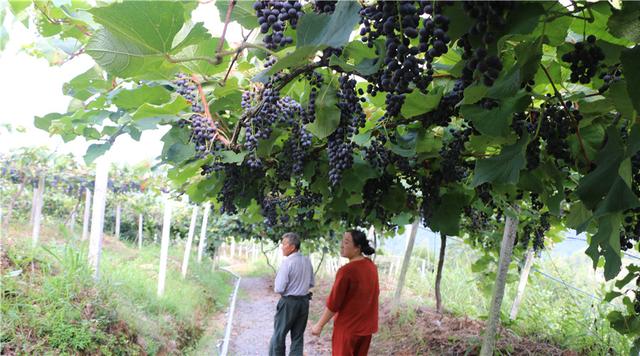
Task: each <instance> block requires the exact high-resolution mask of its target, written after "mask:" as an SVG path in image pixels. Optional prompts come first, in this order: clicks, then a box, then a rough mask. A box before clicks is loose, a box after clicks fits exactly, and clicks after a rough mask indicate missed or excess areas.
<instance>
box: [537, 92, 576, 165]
mask: <svg viewBox="0 0 640 356" xmlns="http://www.w3.org/2000/svg"><path fill="white" fill-rule="evenodd" d="M565 105H566V107H565V106H564V105H563V104H562V103H551V102H548V103H543V104H542V105H540V109H541V112H540V115H539V119H540V120H541V123H540V130H539V133H540V137H541V138H542V139H544V141H545V143H546V150H547V152H549V153H550V154H551V155H552V156H554V157H555V158H556V159H558V160H564V162H566V163H569V162H571V151H570V150H569V144H568V143H567V137H568V136H569V134H571V133H573V131H574V129H573V127H574V125H573V120H572V118H571V115H573V116H574V117H575V118H576V120H578V121H579V120H580V119H581V117H582V115H581V114H580V112H579V111H578V110H576V109H574V108H573V106H572V105H571V102H567V103H566V104H565ZM566 108H568V109H569V110H570V112H569V113H568V112H567V110H566Z"/></svg>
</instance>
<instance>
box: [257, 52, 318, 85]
mask: <svg viewBox="0 0 640 356" xmlns="http://www.w3.org/2000/svg"><path fill="white" fill-rule="evenodd" d="M323 48H324V46H306V47H302V48H296V49H295V50H294V51H293V52H291V51H288V50H285V51H283V53H278V54H277V55H276V57H277V58H278V60H277V61H276V63H275V64H274V65H272V66H271V67H269V68H268V69H266V70H264V71H262V72H260V73H259V74H258V75H256V77H255V78H253V81H257V82H266V81H267V80H268V79H269V77H270V76H271V75H273V74H274V73H276V72H278V71H281V70H283V69H290V70H292V69H294V68H297V67H301V66H304V65H305V64H307V63H308V62H309V60H310V59H311V58H313V57H315V55H316V52H318V51H319V50H321V49H323Z"/></svg>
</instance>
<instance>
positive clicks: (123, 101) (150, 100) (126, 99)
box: [112, 85, 171, 110]
mask: <svg viewBox="0 0 640 356" xmlns="http://www.w3.org/2000/svg"><path fill="white" fill-rule="evenodd" d="M170 98H171V95H170V94H169V92H168V91H167V90H166V89H165V88H164V87H161V86H154V87H150V86H147V85H143V86H141V87H139V88H136V89H133V90H122V91H120V92H118V93H117V94H116V95H115V96H114V97H113V99H112V102H113V104H115V105H117V106H118V107H119V108H122V109H125V110H127V109H136V108H138V107H139V106H141V105H143V104H145V103H146V104H152V105H160V104H163V103H165V102H167V101H169V99H170Z"/></svg>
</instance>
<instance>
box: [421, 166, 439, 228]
mask: <svg viewBox="0 0 640 356" xmlns="http://www.w3.org/2000/svg"><path fill="white" fill-rule="evenodd" d="M442 181H443V176H442V172H440V171H437V170H434V171H432V172H429V173H428V174H426V175H424V176H423V177H421V180H420V182H421V192H422V205H421V206H420V214H421V216H422V219H423V220H424V221H425V222H427V223H428V222H429V220H430V219H431V217H432V216H433V214H434V213H435V211H436V207H437V206H438V204H440V200H441V198H440V186H441V185H442Z"/></svg>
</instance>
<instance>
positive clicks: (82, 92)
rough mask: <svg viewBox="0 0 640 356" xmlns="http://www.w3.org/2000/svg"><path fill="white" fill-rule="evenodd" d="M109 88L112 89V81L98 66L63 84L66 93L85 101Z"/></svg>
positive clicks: (63, 90)
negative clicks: (107, 78)
mask: <svg viewBox="0 0 640 356" xmlns="http://www.w3.org/2000/svg"><path fill="white" fill-rule="evenodd" d="M109 89H111V82H110V81H109V80H106V79H105V78H104V75H103V71H102V69H100V67H98V66H95V67H92V68H91V69H89V70H88V71H86V72H84V73H82V74H80V75H78V76H76V77H75V78H73V79H71V81H70V82H69V83H65V84H64V85H63V86H62V92H63V93H64V95H69V96H72V97H74V98H77V99H80V100H83V101H84V100H87V99H89V98H90V97H91V96H93V95H95V94H98V93H103V92H105V91H107V90H109Z"/></svg>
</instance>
